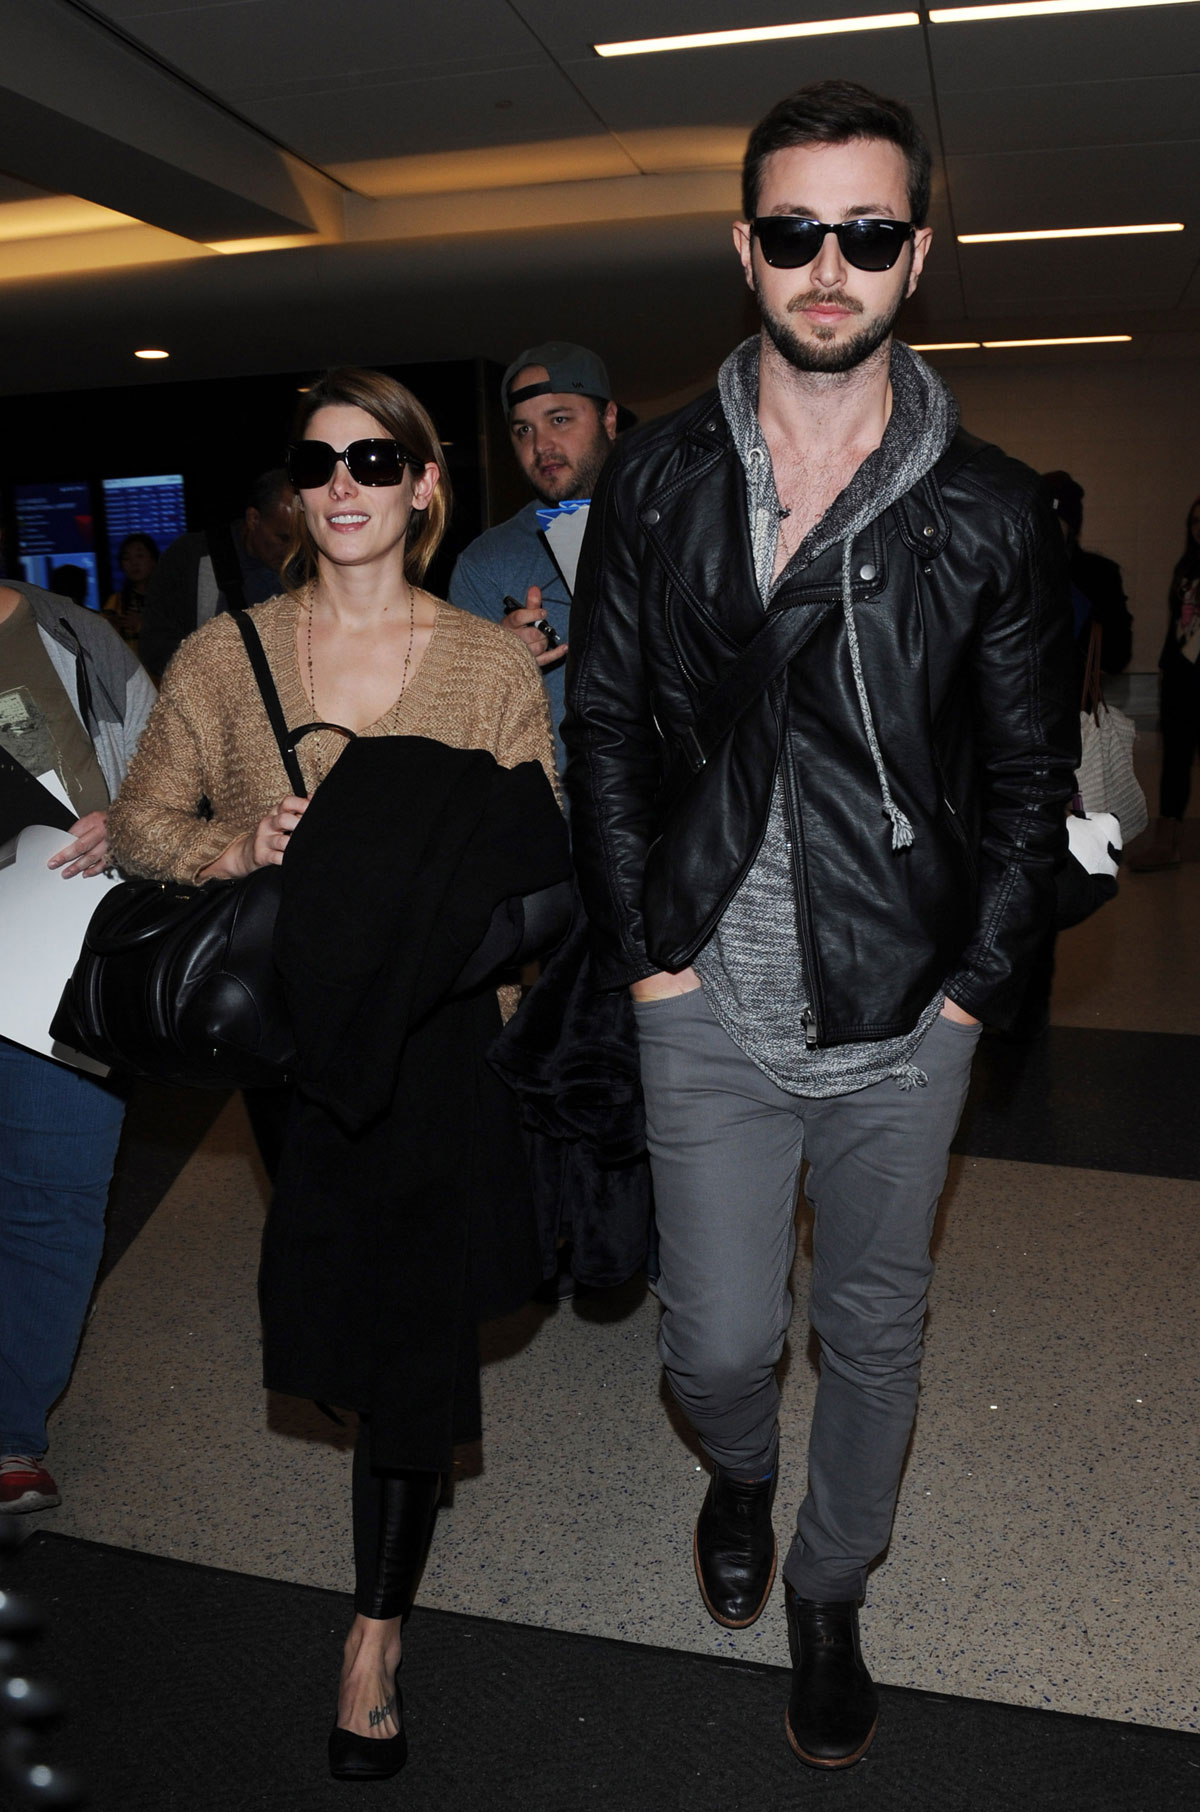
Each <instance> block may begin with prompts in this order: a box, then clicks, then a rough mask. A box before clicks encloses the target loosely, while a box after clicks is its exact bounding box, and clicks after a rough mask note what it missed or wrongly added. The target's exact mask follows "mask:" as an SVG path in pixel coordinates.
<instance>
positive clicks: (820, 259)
mask: <svg viewBox="0 0 1200 1812" xmlns="http://www.w3.org/2000/svg"><path fill="white" fill-rule="evenodd" d="M808 268H809V275H810V276H811V277H812V280H813V284H814V286H815V287H816V288H817V289H840V288H841V286H842V284H843V283H844V282H845V281H846V275H847V271H846V260H845V259H844V258H843V257H842V248H841V246H840V245H839V244H838V237H837V234H836V233H826V235H825V237H824V239H822V241H821V249H820V251H819V252H818V253H817V255H816V257H815V258H814V259H813V261H812V263H811V264H810V265H809V267H808Z"/></svg>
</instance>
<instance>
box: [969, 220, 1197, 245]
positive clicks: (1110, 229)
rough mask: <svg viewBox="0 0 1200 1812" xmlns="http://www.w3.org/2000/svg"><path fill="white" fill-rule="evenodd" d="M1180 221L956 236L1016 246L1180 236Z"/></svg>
mask: <svg viewBox="0 0 1200 1812" xmlns="http://www.w3.org/2000/svg"><path fill="white" fill-rule="evenodd" d="M1182 232H1183V222H1182V221H1181V220H1172V221H1159V222H1157V223H1156V224H1154V225H1146V226H1093V227H1039V228H1037V229H1036V230H1034V231H1030V232H1023V233H960V234H959V235H958V243H959V244H960V245H1016V244H1028V243H1029V242H1030V241H1031V240H1035V239H1118V238H1124V237H1126V236H1127V235H1133V234H1136V233H1182Z"/></svg>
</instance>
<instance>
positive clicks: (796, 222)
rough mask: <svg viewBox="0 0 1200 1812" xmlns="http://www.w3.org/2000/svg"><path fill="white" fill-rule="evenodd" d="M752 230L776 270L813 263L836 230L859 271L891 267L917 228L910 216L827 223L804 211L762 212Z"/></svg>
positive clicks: (849, 260)
mask: <svg viewBox="0 0 1200 1812" xmlns="http://www.w3.org/2000/svg"><path fill="white" fill-rule="evenodd" d="M750 231H751V232H752V233H753V235H754V237H755V238H756V239H757V240H758V243H759V245H760V246H761V247H762V255H763V257H764V258H765V259H766V261H767V263H768V264H771V265H774V267H775V268H776V270H783V271H796V270H799V269H800V268H801V266H802V265H805V264H811V263H812V261H813V259H814V258H815V257H816V255H817V253H818V252H819V251H820V249H821V247H822V246H823V245H824V243H825V235H826V233H833V234H835V235H836V237H837V242H838V244H839V246H840V247H841V249H842V257H843V258H844V259H845V260H846V263H847V264H852V265H853V266H854V268H855V269H856V270H860V271H890V270H891V268H892V266H893V264H895V262H896V260H897V258H899V256H900V254H901V252H902V251H903V250H904V248H905V246H906V245H907V244H908V242H909V240H910V239H911V238H912V236H913V234H914V232H915V231H916V228H915V227H914V226H913V224H912V222H911V221H910V220H875V219H871V218H866V219H862V220H839V221H838V222H837V223H836V225H827V224H826V222H825V221H823V220H809V219H808V218H807V216H805V215H803V214H760V215H759V216H758V218H757V219H756V220H752V221H751V222H750Z"/></svg>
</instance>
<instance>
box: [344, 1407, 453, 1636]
mask: <svg viewBox="0 0 1200 1812" xmlns="http://www.w3.org/2000/svg"><path fill="white" fill-rule="evenodd" d="M441 1493H442V1477H441V1474H440V1473H438V1472H376V1471H374V1470H373V1469H372V1466H371V1431H370V1428H369V1426H368V1424H367V1422H366V1421H365V1419H364V1420H363V1421H360V1423H359V1427H358V1437H357V1439H356V1441H355V1443H354V1486H353V1495H354V1608H355V1610H356V1611H358V1612H359V1613H360V1614H361V1615H362V1616H364V1617H407V1615H408V1613H409V1611H411V1609H412V1606H413V1599H414V1598H415V1597H416V1595H417V1585H418V1583H419V1582H420V1578H421V1572H422V1569H423V1568H424V1565H425V1556H426V1555H427V1554H428V1552H429V1544H430V1541H431V1540H432V1538H433V1525H434V1522H435V1520H436V1518H437V1507H438V1499H439V1498H440V1497H441Z"/></svg>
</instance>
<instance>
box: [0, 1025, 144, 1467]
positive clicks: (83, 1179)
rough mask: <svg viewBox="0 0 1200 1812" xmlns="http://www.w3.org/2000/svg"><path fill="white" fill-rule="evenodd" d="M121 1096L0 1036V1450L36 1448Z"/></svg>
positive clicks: (42, 1439) (87, 1276) (77, 1303)
mask: <svg viewBox="0 0 1200 1812" xmlns="http://www.w3.org/2000/svg"><path fill="white" fill-rule="evenodd" d="M124 1115H125V1101H124V1097H123V1096H122V1095H121V1094H120V1093H119V1092H118V1091H117V1090H115V1089H113V1088H111V1087H109V1086H107V1085H106V1084H105V1083H103V1082H99V1081H97V1080H96V1079H95V1078H94V1077H91V1076H84V1075H81V1074H80V1073H79V1072H78V1071H76V1070H70V1069H66V1068H65V1067H64V1066H63V1065H62V1064H60V1063H55V1062H54V1061H53V1060H52V1059H51V1058H49V1057H39V1056H38V1055H37V1054H36V1053H35V1052H33V1051H27V1050H25V1049H24V1048H23V1047H22V1046H21V1045H17V1044H11V1043H10V1042H9V1041H8V1039H6V1038H0V1453H28V1454H35V1455H37V1454H42V1453H44V1452H45V1451H46V1446H47V1435H46V1416H47V1414H48V1412H49V1410H50V1407H51V1405H52V1404H53V1403H54V1402H55V1401H56V1399H57V1398H58V1397H59V1396H60V1395H61V1394H62V1392H63V1390H64V1389H65V1388H66V1383H67V1379H68V1378H69V1377H70V1375H71V1366H72V1364H73V1363H74V1359H75V1351H76V1348H77V1347H78V1345H79V1335H80V1331H81V1329H82V1327H83V1318H84V1315H85V1313H86V1312H87V1305H88V1298H89V1297H90V1296H91V1293H92V1285H93V1284H94V1283H95V1281H96V1270H97V1267H98V1266H99V1263H100V1253H101V1251H102V1249H103V1246H104V1210H105V1207H106V1205H107V1202H108V1186H109V1183H110V1182H111V1180H112V1173H113V1164H114V1162H115V1160H116V1155H117V1142H118V1140H119V1139H120V1136H121V1121H122V1119H123V1118H124Z"/></svg>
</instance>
